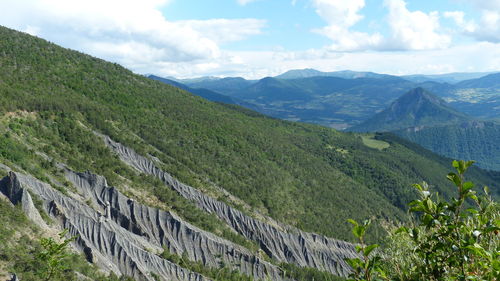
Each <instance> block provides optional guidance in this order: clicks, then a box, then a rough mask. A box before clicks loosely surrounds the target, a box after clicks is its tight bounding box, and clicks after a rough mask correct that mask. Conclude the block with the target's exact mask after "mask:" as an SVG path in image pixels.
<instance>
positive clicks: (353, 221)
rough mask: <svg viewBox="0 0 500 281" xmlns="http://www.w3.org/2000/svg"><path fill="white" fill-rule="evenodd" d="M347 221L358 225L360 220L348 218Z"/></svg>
mask: <svg viewBox="0 0 500 281" xmlns="http://www.w3.org/2000/svg"><path fill="white" fill-rule="evenodd" d="M347 222H348V223H350V224H352V225H354V226H358V222H357V221H355V220H353V219H348V220H347Z"/></svg>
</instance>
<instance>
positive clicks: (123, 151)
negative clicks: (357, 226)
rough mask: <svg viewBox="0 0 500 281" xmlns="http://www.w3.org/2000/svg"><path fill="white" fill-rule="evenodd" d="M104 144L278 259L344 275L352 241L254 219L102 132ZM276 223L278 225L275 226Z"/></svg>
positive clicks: (346, 270)
mask: <svg viewBox="0 0 500 281" xmlns="http://www.w3.org/2000/svg"><path fill="white" fill-rule="evenodd" d="M103 138H104V140H105V142H106V144H107V145H108V146H109V147H111V148H112V149H113V151H115V152H116V153H117V154H118V156H119V157H120V159H121V160H122V161H124V162H125V163H127V164H128V165H130V166H132V167H133V168H135V169H137V170H138V171H140V172H142V173H145V174H150V175H154V176H156V177H158V178H159V179H161V180H162V181H163V182H164V183H165V184H166V185H168V186H170V187H171V188H173V189H174V190H176V191H177V192H178V193H179V194H181V195H182V196H184V197H185V198H187V199H190V200H192V201H194V202H195V203H196V204H197V206H198V207H199V208H201V209H203V210H205V211H207V212H210V213H213V214H215V215H217V216H218V217H219V218H220V219H221V220H223V221H224V222H226V223H227V224H228V225H229V226H230V227H231V228H232V229H234V230H235V231H236V232H238V233H240V234H241V235H243V236H244V237H246V238H247V239H250V240H253V241H256V242H257V243H258V244H259V246H260V247H261V249H262V250H264V251H265V252H266V254H267V255H268V256H270V257H272V258H273V259H275V260H277V261H279V262H287V263H293V264H296V265H298V266H303V267H306V266H307V267H314V268H318V269H321V270H325V271H328V272H331V273H333V274H336V275H339V276H347V275H348V273H349V271H350V267H349V266H348V265H347V263H346V262H345V259H346V258H352V257H355V256H356V252H355V249H354V245H352V244H350V243H347V242H344V241H339V240H336V239H331V238H328V237H324V236H321V235H318V234H314V233H307V232H303V231H300V230H298V229H296V228H293V227H290V226H285V225H282V224H279V223H278V222H275V221H273V220H272V219H271V218H268V219H266V220H267V221H271V222H272V223H271V224H270V223H264V222H262V221H259V220H256V219H254V218H252V217H250V216H248V215H246V214H244V213H242V212H240V211H239V210H236V209H234V208H232V207H230V206H228V205H226V204H225V203H223V202H220V201H218V200H215V199H213V198H211V197H209V196H207V195H205V194H204V193H202V192H200V191H198V190H197V189H195V188H193V187H190V186H187V185H185V184H182V183H181V182H179V181H177V180H176V179H174V178H173V177H172V176H171V175H170V174H168V173H166V172H164V171H162V170H161V169H159V168H158V167H157V166H156V165H155V163H154V162H153V161H152V160H150V159H148V158H146V157H143V156H141V155H139V154H137V153H136V152H135V151H133V150H132V149H130V148H128V147H125V146H123V145H121V144H119V143H117V142H114V141H113V140H111V139H110V138H109V137H106V136H103ZM276 226H279V227H276Z"/></svg>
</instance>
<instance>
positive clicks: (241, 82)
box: [170, 69, 500, 169]
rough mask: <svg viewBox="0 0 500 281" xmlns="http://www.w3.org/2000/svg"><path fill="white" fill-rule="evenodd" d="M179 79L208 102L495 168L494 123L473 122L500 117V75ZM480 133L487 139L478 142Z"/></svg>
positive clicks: (296, 73) (310, 72) (303, 73)
mask: <svg viewBox="0 0 500 281" xmlns="http://www.w3.org/2000/svg"><path fill="white" fill-rule="evenodd" d="M180 81H182V82H183V83H186V85H187V86H181V88H183V89H186V90H188V91H191V92H192V93H194V94H197V95H199V96H202V97H205V98H207V99H209V100H212V101H218V102H223V103H229V104H237V105H241V106H244V107H247V108H250V109H253V110H256V111H258V112H261V113H264V114H267V115H270V116H273V117H276V118H281V119H285V120H290V121H300V122H308V123H316V124H320V125H323V126H327V127H333V128H336V129H348V130H351V131H391V132H394V133H396V134H398V135H400V136H402V137H404V138H406V139H408V140H411V141H414V142H416V143H418V144H420V145H422V146H424V147H426V148H428V149H431V150H432V151H434V152H437V153H439V154H442V155H445V156H448V157H458V158H469V157H470V159H477V160H478V162H479V165H480V166H481V167H484V168H489V169H500V165H498V163H497V162H496V161H497V160H496V159H498V158H500V153H499V152H497V151H496V150H495V149H494V148H493V146H494V144H493V143H490V142H489V141H490V140H493V141H495V140H498V139H500V134H498V135H497V133H498V131H497V128H498V125H496V123H492V122H484V121H477V120H484V119H496V120H500V73H489V72H483V73H450V74H441V75H407V76H401V77H398V76H391V75H385V74H378V73H373V72H356V71H349V70H346V71H336V72H321V71H318V70H314V69H302V70H290V71H287V72H285V73H283V74H281V75H278V76H276V77H266V78H263V79H260V80H245V79H243V78H241V77H229V78H214V77H207V78H205V79H203V78H200V79H191V80H180ZM170 84H172V85H174V84H173V83H170ZM207 89H209V91H210V93H211V94H210V95H207V94H206V91H208V90H207ZM431 93H432V94H431ZM217 94H219V95H217ZM474 124H476V125H474ZM477 124H479V125H477ZM481 124H483V125H484V126H483V125H481ZM437 128H439V129H437ZM445 132H446V134H448V135H450V137H449V138H447V135H446V134H445ZM482 138H487V140H483V141H482V142H483V144H484V145H478V141H479V140H480V139H482Z"/></svg>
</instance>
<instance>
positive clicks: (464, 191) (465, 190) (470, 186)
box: [462, 181, 474, 193]
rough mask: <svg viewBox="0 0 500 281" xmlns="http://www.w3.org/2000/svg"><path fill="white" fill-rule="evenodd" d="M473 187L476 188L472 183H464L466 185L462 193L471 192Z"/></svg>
mask: <svg viewBox="0 0 500 281" xmlns="http://www.w3.org/2000/svg"><path fill="white" fill-rule="evenodd" d="M473 187H474V183H472V182H470V181H467V182H464V184H463V186H462V191H463V193H466V192H468V191H469V190H471V189H472V188H473Z"/></svg>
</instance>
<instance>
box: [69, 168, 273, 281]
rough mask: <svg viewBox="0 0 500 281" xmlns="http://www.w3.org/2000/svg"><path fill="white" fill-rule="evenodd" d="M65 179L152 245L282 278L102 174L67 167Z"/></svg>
mask: <svg viewBox="0 0 500 281" xmlns="http://www.w3.org/2000/svg"><path fill="white" fill-rule="evenodd" d="M66 178H67V179H68V180H70V181H71V182H72V183H73V185H74V186H76V188H77V189H78V193H80V194H82V195H83V197H85V198H90V199H92V202H93V203H94V204H95V207H94V208H96V209H97V210H98V211H99V212H100V213H102V214H104V218H105V219H106V220H112V221H113V222H115V223H116V224H117V225H120V226H121V227H122V228H123V229H125V230H127V231H128V232H130V233H134V234H136V235H138V236H140V237H142V238H144V239H145V240H146V241H147V243H149V244H151V245H155V246H156V247H160V249H161V247H167V248H168V250H169V252H171V253H176V254H178V255H187V257H188V258H189V259H190V260H192V261H197V262H201V263H203V264H204V265H206V266H208V267H212V268H219V267H220V265H221V264H225V265H227V266H229V267H230V268H231V269H237V270H238V271H240V272H242V273H244V274H246V275H250V276H253V277H254V278H256V279H265V278H271V279H272V280H281V277H280V270H279V269H278V268H277V267H276V266H274V265H272V264H270V263H268V262H266V261H263V260H261V259H260V258H258V257H257V256H255V255H254V254H253V253H251V252H250V251H249V250H248V249H246V248H244V247H242V246H239V245H236V244H234V243H232V242H229V241H227V240H225V239H222V238H220V237H218V236H216V235H214V234H212V233H210V232H206V231H204V230H201V229H199V228H197V227H195V226H193V225H191V224H189V223H187V222H184V221H183V220H182V219H181V218H179V217H178V216H177V215H175V214H174V213H171V212H166V211H162V210H158V209H154V208H151V207H147V206H145V205H142V204H140V203H138V202H136V201H134V200H132V199H130V198H128V197H126V196H124V195H123V194H122V193H120V192H119V191H118V190H116V189H115V188H112V187H111V188H110V187H108V186H107V183H106V180H105V179H104V178H103V177H101V176H97V175H93V174H91V173H74V172H72V171H70V170H67V172H66ZM144 246H145V247H147V246H148V244H146V245H144Z"/></svg>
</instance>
